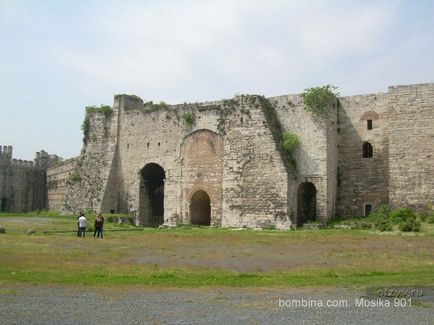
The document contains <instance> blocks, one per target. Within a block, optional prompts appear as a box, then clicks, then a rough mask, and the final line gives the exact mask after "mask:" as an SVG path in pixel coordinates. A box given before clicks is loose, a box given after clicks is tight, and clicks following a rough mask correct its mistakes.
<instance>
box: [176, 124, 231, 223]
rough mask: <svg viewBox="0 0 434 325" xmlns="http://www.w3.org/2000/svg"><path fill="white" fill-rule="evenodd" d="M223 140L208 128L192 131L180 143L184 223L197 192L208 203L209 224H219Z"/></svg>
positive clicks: (187, 219)
mask: <svg viewBox="0 0 434 325" xmlns="http://www.w3.org/2000/svg"><path fill="white" fill-rule="evenodd" d="M223 154H224V143H223V138H222V137H221V136H220V135H218V134H217V133H215V132H213V131H211V130H208V129H199V130H195V131H194V132H191V133H190V134H188V135H187V136H186V137H185V138H184V139H183V141H182V143H181V148H180V158H181V159H180V163H181V192H182V202H183V204H182V206H183V208H182V209H183V211H182V213H183V220H184V222H189V221H190V217H191V216H190V215H189V214H190V201H191V198H192V195H193V194H194V193H195V192H196V191H197V190H203V191H205V192H206V193H207V194H208V196H209V198H210V201H211V225H220V224H221V210H222V175H223Z"/></svg>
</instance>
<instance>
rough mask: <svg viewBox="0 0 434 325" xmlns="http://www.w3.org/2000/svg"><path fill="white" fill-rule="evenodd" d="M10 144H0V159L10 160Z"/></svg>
mask: <svg viewBox="0 0 434 325" xmlns="http://www.w3.org/2000/svg"><path fill="white" fill-rule="evenodd" d="M12 150H13V148H12V146H0V159H1V160H2V161H3V160H7V161H11V160H12Z"/></svg>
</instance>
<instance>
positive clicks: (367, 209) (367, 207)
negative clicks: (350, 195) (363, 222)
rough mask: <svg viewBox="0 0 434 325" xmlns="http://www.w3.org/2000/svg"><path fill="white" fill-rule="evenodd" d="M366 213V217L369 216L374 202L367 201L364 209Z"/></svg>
mask: <svg viewBox="0 0 434 325" xmlns="http://www.w3.org/2000/svg"><path fill="white" fill-rule="evenodd" d="M364 210H365V211H364V215H365V217H367V216H369V215H370V214H371V212H372V203H365V209H364Z"/></svg>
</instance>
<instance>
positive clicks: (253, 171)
mask: <svg viewBox="0 0 434 325" xmlns="http://www.w3.org/2000/svg"><path fill="white" fill-rule="evenodd" d="M87 120H88V122H89V132H88V133H87V134H86V137H85V145H84V147H83V150H82V153H81V155H80V157H78V158H76V160H75V163H74V165H69V167H68V168H66V169H68V175H69V174H70V173H74V176H76V177H73V178H72V179H70V182H68V184H67V185H68V186H67V188H66V190H65V192H64V193H65V194H61V195H60V196H63V203H62V204H61V205H60V206H61V209H62V210H68V211H78V210H81V209H91V210H94V211H102V212H104V213H107V212H116V213H130V214H132V215H134V216H135V217H136V222H137V224H142V225H149V226H156V225H161V224H165V225H176V224H180V223H194V224H202V225H213V226H224V227H248V228H258V227H261V228H266V227H277V228H289V227H290V226H291V225H294V226H295V225H302V224H303V223H305V222H307V221H309V220H312V219H315V220H316V221H320V222H326V221H328V220H329V219H330V218H331V217H333V216H335V215H363V214H367V213H369V211H370V210H371V209H373V208H375V207H376V206H378V205H379V204H383V203H385V204H391V205H392V206H394V207H400V206H404V205H405V206H407V205H410V206H412V207H414V208H416V209H419V208H423V207H424V206H425V205H426V204H427V203H433V198H434V181H433V180H434V167H433V163H432V161H433V160H432V154H434V153H433V148H434V133H433V132H434V131H433V130H434V128H432V127H431V124H432V122H433V121H434V84H423V85H412V86H397V87H390V88H389V91H388V92H387V93H379V94H369V95H359V96H349V97H343V98H340V100H339V102H336V103H335V104H333V105H330V107H329V108H328V113H327V115H326V116H316V115H314V114H312V113H310V112H308V111H306V110H305V109H304V104H303V100H302V98H301V96H300V95H287V96H279V97H272V98H268V99H267V98H264V97H261V96H255V95H241V96H237V97H235V98H233V99H230V100H223V101H217V102H205V103H195V104H187V103H185V104H181V105H166V104H164V103H160V104H153V103H152V102H147V103H144V102H143V100H142V99H140V98H139V97H137V96H130V95H116V96H115V98H114V105H113V110H112V112H111V114H101V113H98V112H88V113H87ZM277 124H278V125H279V127H276V125H277ZM279 132H281V133H282V132H290V133H293V134H296V135H297V136H298V137H299V139H300V146H299V147H298V148H297V149H296V151H295V152H294V153H293V161H294V162H295V164H292V165H291V164H289V163H288V161H287V160H285V157H284V155H283V154H282V152H281V150H280V145H279V141H280V140H279V134H278V133H279ZM60 168H64V167H62V166H61V165H60V166H56V167H53V168H52V169H50V170H49V174H50V175H52V174H55V173H56V172H57V171H59V170H60ZM69 168H71V169H69ZM72 169H73V171H72ZM60 173H61V172H60ZM68 177H69V176H68ZM64 179H65V177H64ZM65 184H66V183H65ZM56 200H57V201H58V200H59V197H58V198H56ZM54 206H56V207H59V204H56V205H53V207H54ZM56 209H57V208H56Z"/></svg>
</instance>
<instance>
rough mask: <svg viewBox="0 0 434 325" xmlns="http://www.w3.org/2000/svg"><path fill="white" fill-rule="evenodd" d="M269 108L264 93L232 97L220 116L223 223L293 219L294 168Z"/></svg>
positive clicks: (263, 224)
mask: <svg viewBox="0 0 434 325" xmlns="http://www.w3.org/2000/svg"><path fill="white" fill-rule="evenodd" d="M267 110H269V107H267V105H266V102H264V101H263V100H260V98H259V97H258V96H239V97H237V98H235V101H233V100H232V101H228V102H227V105H225V107H224V111H223V112H224V114H222V115H221V116H220V118H219V121H220V122H219V126H220V129H222V130H223V131H224V134H225V156H224V162H223V220H222V225H223V226H226V227H249V228H258V227H268V226H276V227H277V228H288V227H289V226H290V225H291V220H290V215H289V214H288V174H287V171H286V168H285V165H284V163H283V160H282V157H281V155H280V153H279V151H278V150H277V143H276V142H275V140H274V138H273V133H272V129H271V125H270V121H269V119H267V116H266V114H268V113H270V112H269V111H267ZM273 114H274V113H273Z"/></svg>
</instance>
